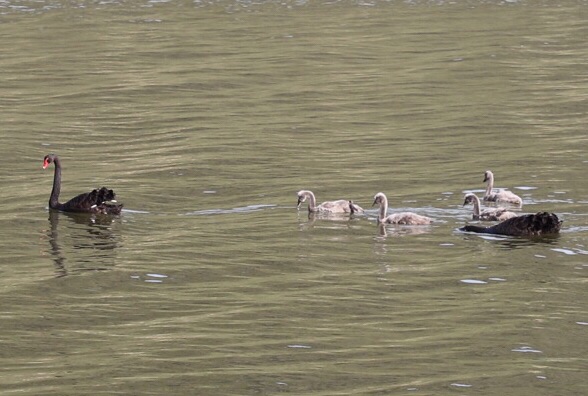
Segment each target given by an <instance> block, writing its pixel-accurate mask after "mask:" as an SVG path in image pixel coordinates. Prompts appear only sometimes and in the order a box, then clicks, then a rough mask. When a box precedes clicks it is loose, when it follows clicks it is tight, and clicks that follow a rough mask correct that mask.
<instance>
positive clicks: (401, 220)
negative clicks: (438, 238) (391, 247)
mask: <svg viewBox="0 0 588 396" xmlns="http://www.w3.org/2000/svg"><path fill="white" fill-rule="evenodd" d="M376 204H378V205H380V213H379V215H378V223H380V224H405V225H425V224H431V223H432V222H433V219H431V218H429V217H426V216H421V215H418V214H416V213H413V212H400V213H394V214H391V215H390V216H386V214H387V212H388V198H386V195H385V194H384V193H382V192H379V193H377V194H376V195H375V196H374V203H373V205H372V206H374V205H376Z"/></svg>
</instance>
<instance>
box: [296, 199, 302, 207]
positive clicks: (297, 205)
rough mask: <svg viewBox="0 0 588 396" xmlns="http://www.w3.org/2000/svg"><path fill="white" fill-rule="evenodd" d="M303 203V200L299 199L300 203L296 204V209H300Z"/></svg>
mask: <svg viewBox="0 0 588 396" xmlns="http://www.w3.org/2000/svg"><path fill="white" fill-rule="evenodd" d="M301 203H302V199H301V198H300V197H298V203H297V204H296V209H300V204H301Z"/></svg>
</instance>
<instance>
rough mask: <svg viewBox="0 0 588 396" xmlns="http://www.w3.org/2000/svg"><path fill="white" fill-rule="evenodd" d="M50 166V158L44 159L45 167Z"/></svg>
mask: <svg viewBox="0 0 588 396" xmlns="http://www.w3.org/2000/svg"><path fill="white" fill-rule="evenodd" d="M48 166H49V160H48V159H45V160H44V161H43V169H47V167H48Z"/></svg>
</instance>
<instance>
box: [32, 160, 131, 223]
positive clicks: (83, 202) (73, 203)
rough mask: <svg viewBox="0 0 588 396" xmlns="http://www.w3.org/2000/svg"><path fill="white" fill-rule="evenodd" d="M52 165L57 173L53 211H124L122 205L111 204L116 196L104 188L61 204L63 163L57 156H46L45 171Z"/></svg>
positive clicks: (50, 198)
mask: <svg viewBox="0 0 588 396" xmlns="http://www.w3.org/2000/svg"><path fill="white" fill-rule="evenodd" d="M51 163H54V164H55V173H54V175H53V190H51V196H50V197H49V207H50V208H51V209H56V210H61V211H63V212H79V213H96V214H112V215H116V214H119V213H120V211H121V210H122V207H123V206H122V204H119V205H114V204H111V203H113V202H116V201H115V198H116V194H115V193H114V191H112V190H109V189H107V188H106V187H102V188H100V189H99V190H92V191H90V192H89V193H83V194H80V195H78V196H76V197H73V198H72V199H70V200H69V201H67V202H66V203H59V193H60V192H61V162H60V161H59V157H58V156H56V155H55V154H49V155H46V156H45V158H44V159H43V169H47V167H48V166H49V165H51Z"/></svg>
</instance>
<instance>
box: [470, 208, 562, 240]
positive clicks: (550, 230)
mask: <svg viewBox="0 0 588 396" xmlns="http://www.w3.org/2000/svg"><path fill="white" fill-rule="evenodd" d="M561 223H563V221H562V220H560V219H559V218H558V217H557V215H556V214H555V213H548V212H537V213H535V214H527V215H522V216H517V217H513V218H510V219H508V220H504V221H503V222H502V223H498V224H496V225H493V226H491V227H480V226H475V225H467V226H465V227H462V228H460V230H461V231H470V232H481V233H485V234H500V235H512V236H539V235H548V234H557V233H559V230H560V228H561Z"/></svg>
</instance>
